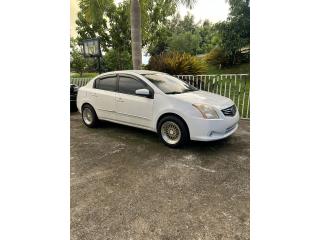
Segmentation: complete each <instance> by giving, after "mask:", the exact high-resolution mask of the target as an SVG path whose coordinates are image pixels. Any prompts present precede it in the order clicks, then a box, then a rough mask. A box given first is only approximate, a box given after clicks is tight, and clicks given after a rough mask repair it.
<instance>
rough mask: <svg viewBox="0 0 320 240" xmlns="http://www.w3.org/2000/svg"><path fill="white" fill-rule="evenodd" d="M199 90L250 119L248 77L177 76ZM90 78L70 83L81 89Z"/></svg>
mask: <svg viewBox="0 0 320 240" xmlns="http://www.w3.org/2000/svg"><path fill="white" fill-rule="evenodd" d="M176 77H178V78H180V79H181V80H183V81H185V82H188V83H189V84H191V85H193V86H195V87H197V88H199V89H200V90H204V91H208V92H213V93H217V94H219V95H222V96H225V97H228V98H230V99H232V101H233V102H234V103H235V104H236V106H237V107H238V110H239V113H240V116H241V118H242V119H250V75H249V74H216V75H177V76H176ZM91 79H92V78H71V80H70V82H71V83H72V84H76V85H78V86H79V87H82V86H84V85H86V84H87V82H89V81H90V80H91Z"/></svg>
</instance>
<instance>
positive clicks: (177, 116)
mask: <svg viewBox="0 0 320 240" xmlns="http://www.w3.org/2000/svg"><path fill="white" fill-rule="evenodd" d="M167 116H174V117H176V118H179V119H180V120H181V121H182V122H183V123H184V124H185V125H186V127H187V130H188V135H189V136H190V132H189V127H188V124H187V123H186V121H185V120H184V119H183V118H182V117H180V116H179V115H178V114H175V113H164V114H162V115H161V116H160V117H159V118H158V121H157V131H158V125H159V122H160V120H161V119H162V118H164V117H167Z"/></svg>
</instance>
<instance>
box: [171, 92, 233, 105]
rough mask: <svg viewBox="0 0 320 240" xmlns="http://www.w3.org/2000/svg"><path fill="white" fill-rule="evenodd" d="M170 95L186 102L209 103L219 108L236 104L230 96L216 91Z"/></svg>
mask: <svg viewBox="0 0 320 240" xmlns="http://www.w3.org/2000/svg"><path fill="white" fill-rule="evenodd" d="M170 96H172V97H173V98H176V99H179V100H182V101H185V102H189V103H191V104H194V103H202V104H208V105H211V106H214V107H216V108H218V109H224V108H227V107H230V106H232V105H233V104H234V103H233V101H232V100H231V99H229V98H226V97H223V96H221V95H218V94H215V93H210V92H206V91H194V92H186V93H181V94H172V95H170Z"/></svg>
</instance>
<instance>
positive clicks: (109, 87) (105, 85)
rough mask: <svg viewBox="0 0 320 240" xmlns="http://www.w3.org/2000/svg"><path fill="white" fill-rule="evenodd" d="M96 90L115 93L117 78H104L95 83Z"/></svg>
mask: <svg viewBox="0 0 320 240" xmlns="http://www.w3.org/2000/svg"><path fill="white" fill-rule="evenodd" d="M96 88H97V89H101V90H106V91H116V89H117V77H116V76H112V77H105V78H100V79H98V81H96Z"/></svg>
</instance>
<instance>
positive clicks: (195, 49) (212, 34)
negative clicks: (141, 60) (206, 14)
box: [148, 14, 217, 55]
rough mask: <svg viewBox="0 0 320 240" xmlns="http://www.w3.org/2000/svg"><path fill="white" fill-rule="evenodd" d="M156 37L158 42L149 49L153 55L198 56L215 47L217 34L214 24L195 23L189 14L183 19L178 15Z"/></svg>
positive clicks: (206, 22) (207, 22)
mask: <svg viewBox="0 0 320 240" xmlns="http://www.w3.org/2000/svg"><path fill="white" fill-rule="evenodd" d="M156 36H157V41H154V42H152V43H151V44H150V45H149V48H148V52H149V53H150V54H151V55H159V54H160V53H162V52H186V53H190V54H193V55H196V54H203V53H207V52H209V51H210V50H211V49H212V48H213V47H214V46H215V42H214V41H215V39H216V38H217V32H216V30H215V27H214V24H212V23H210V22H209V21H208V20H206V21H204V22H203V23H201V22H199V23H195V21H194V17H193V15H191V14H187V15H186V16H185V17H184V18H181V17H180V15H179V14H177V15H175V16H174V17H173V18H172V19H171V21H168V22H166V24H165V25H164V26H162V28H161V31H159V32H157V34H156Z"/></svg>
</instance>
